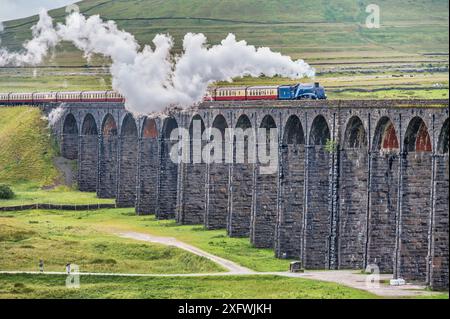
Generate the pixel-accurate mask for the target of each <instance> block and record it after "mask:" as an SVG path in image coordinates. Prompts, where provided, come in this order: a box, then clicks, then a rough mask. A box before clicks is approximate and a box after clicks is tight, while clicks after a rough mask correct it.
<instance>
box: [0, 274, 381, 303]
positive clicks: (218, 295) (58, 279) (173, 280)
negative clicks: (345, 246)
mask: <svg viewBox="0 0 450 319" xmlns="http://www.w3.org/2000/svg"><path fill="white" fill-rule="evenodd" d="M65 280H66V276H64V275H22V274H21V275H0V287H1V288H0V298H164V299H166V298H179V299H191V298H209V299H228V298H252V299H254V298H258V299H259V298H291V299H292V298H301V299H312V298H319V299H355V298H357V299H367V298H376V297H377V296H375V295H373V294H371V293H368V292H365V291H361V290H357V289H353V288H348V287H345V286H341V285H338V284H334V283H327V282H321V281H313V280H308V279H300V278H285V277H279V276H272V275H263V276H255V275H253V276H220V277H108V276H95V277H94V276H81V278H80V288H79V289H67V288H66V287H65Z"/></svg>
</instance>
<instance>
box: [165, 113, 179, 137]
mask: <svg viewBox="0 0 450 319" xmlns="http://www.w3.org/2000/svg"><path fill="white" fill-rule="evenodd" d="M177 128H178V123H177V120H175V119H174V118H173V117H168V118H166V119H165V120H164V124H163V130H162V136H163V138H164V139H169V138H170V134H171V133H172V131H173V130H174V129H177Z"/></svg>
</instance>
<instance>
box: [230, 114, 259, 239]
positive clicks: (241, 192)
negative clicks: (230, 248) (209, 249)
mask: <svg viewBox="0 0 450 319" xmlns="http://www.w3.org/2000/svg"><path fill="white" fill-rule="evenodd" d="M235 128H236V129H242V130H244V131H246V130H249V129H250V130H251V129H252V123H251V121H250V118H249V116H247V115H246V114H241V115H240V116H239V118H238V120H237V121H236V126H235ZM251 134H253V132H252V133H251ZM249 138H250V137H249V136H247V135H245V136H244V141H243V144H244V145H243V148H244V154H243V159H244V160H243V161H242V162H241V161H236V149H237V146H238V145H237V139H236V136H234V137H233V165H232V167H231V178H230V183H231V187H230V192H229V195H228V196H229V199H230V205H229V210H228V222H227V233H228V235H229V236H231V237H248V236H249V234H250V218H251V208H252V191H251V190H252V189H253V164H252V163H251V162H250V161H249V157H248V152H249V149H248V148H249Z"/></svg>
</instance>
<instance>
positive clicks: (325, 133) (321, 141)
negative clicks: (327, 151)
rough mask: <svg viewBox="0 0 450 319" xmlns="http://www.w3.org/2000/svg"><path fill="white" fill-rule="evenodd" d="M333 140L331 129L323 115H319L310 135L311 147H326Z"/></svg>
mask: <svg viewBox="0 0 450 319" xmlns="http://www.w3.org/2000/svg"><path fill="white" fill-rule="evenodd" d="M330 139H331V134H330V128H329V127H328V123H327V120H326V119H325V117H323V115H317V116H316V117H315V118H314V120H313V122H312V124H311V130H310V133H309V145H325V144H326V143H327V140H330Z"/></svg>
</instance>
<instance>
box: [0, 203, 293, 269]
mask: <svg viewBox="0 0 450 319" xmlns="http://www.w3.org/2000/svg"><path fill="white" fill-rule="evenodd" d="M0 225H6V226H5V227H6V228H4V229H0V238H2V236H3V237H4V238H13V239H12V240H10V241H9V243H8V245H6V244H5V243H3V245H2V246H1V249H0V251H1V256H2V257H0V269H5V267H6V269H9V270H12V269H14V268H12V267H13V265H14V261H11V260H10V259H9V258H7V256H8V252H14V255H15V256H16V257H17V258H18V259H19V260H22V261H23V264H20V265H16V266H17V267H19V268H18V269H20V270H33V269H35V267H36V261H37V260H38V259H39V257H38V256H42V257H43V258H44V259H46V260H48V261H49V262H52V263H55V265H54V267H53V266H52V268H51V269H52V270H56V269H62V268H61V265H63V264H65V263H64V262H65V259H66V258H62V257H61V258H56V259H55V257H54V256H53V253H55V252H54V251H53V249H48V248H50V247H52V245H54V244H55V245H56V244H57V243H59V244H58V246H57V248H56V249H57V250H62V252H61V253H62V254H63V256H64V257H67V258H68V256H70V254H71V252H70V250H67V251H64V247H65V245H64V240H67V241H69V242H72V243H73V244H74V246H73V247H74V248H76V250H75V251H79V252H82V254H80V255H74V257H73V258H72V260H73V262H74V263H76V264H78V265H83V264H84V263H85V262H87V261H88V260H91V259H93V258H94V253H95V251H96V250H95V249H93V250H92V256H90V257H89V258H84V257H83V256H84V255H83V254H84V253H85V252H86V253H87V252H88V251H89V249H86V245H87V246H89V247H91V246H95V244H96V243H97V242H100V241H104V242H107V243H112V242H117V240H115V241H114V237H117V235H115V234H116V233H118V232H126V231H134V232H141V233H148V234H152V235H156V236H165V237H174V238H176V239H178V240H181V241H183V242H185V243H188V244H191V245H193V246H195V247H198V248H200V249H202V250H205V251H207V252H209V253H212V254H214V255H217V256H220V257H223V258H226V259H229V260H232V261H234V262H236V263H238V264H240V265H242V266H245V267H248V268H250V269H253V270H257V271H286V270H287V269H289V262H290V260H283V259H277V258H274V253H273V250H271V249H256V248H254V247H252V245H251V244H250V241H249V240H248V238H230V237H228V236H227V235H226V231H225V230H206V229H205V228H204V227H203V226H202V225H190V226H188V225H178V224H177V223H176V222H175V221H174V220H165V221H158V220H156V219H155V217H154V216H138V215H136V213H135V212H134V208H121V209H100V210H95V211H49V210H33V211H23V212H14V213H12V212H0ZM16 232H17V233H18V235H17V238H18V240H14V238H15V237H16V235H14V234H15V233H16ZM2 233H3V235H2ZM10 233H11V234H10ZM22 233H24V234H28V233H30V235H26V238H23V239H22V237H23V236H22ZM97 237H98V238H97ZM42 238H44V239H45V240H42ZM24 239H27V240H25V241H23V240H24ZM63 239H64V240H63ZM92 241H93V243H92ZM83 242H84V243H86V245H84V244H83ZM30 243H32V245H33V246H35V244H34V243H36V247H33V248H32V249H31V250H30V249H29V247H28V245H27V244H30ZM24 245H25V246H24ZM69 247H70V246H69ZM118 250H121V249H119V248H118ZM111 251H114V250H107V249H106V250H105V251H104V252H105V255H106V256H107V255H108V252H111ZM48 254H49V255H48ZM47 255H48V256H47ZM99 258H107V257H99ZM25 261H26V262H25ZM8 262H13V264H8ZM49 265H50V264H49ZM87 267H88V268H87V269H85V268H84V267H82V270H83V271H88V270H90V271H96V272H101V271H104V270H105V269H104V268H103V266H102V265H99V264H95V265H89V264H88V266H87ZM95 267H99V268H95ZM114 267H119V266H117V265H116V264H114V265H113V268H112V269H111V271H112V270H113V269H116V271H119V272H120V271H122V272H123V271H124V269H126V267H119V268H114ZM129 270H130V269H129ZM128 272H130V271H128ZM145 272H146V271H145Z"/></svg>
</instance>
